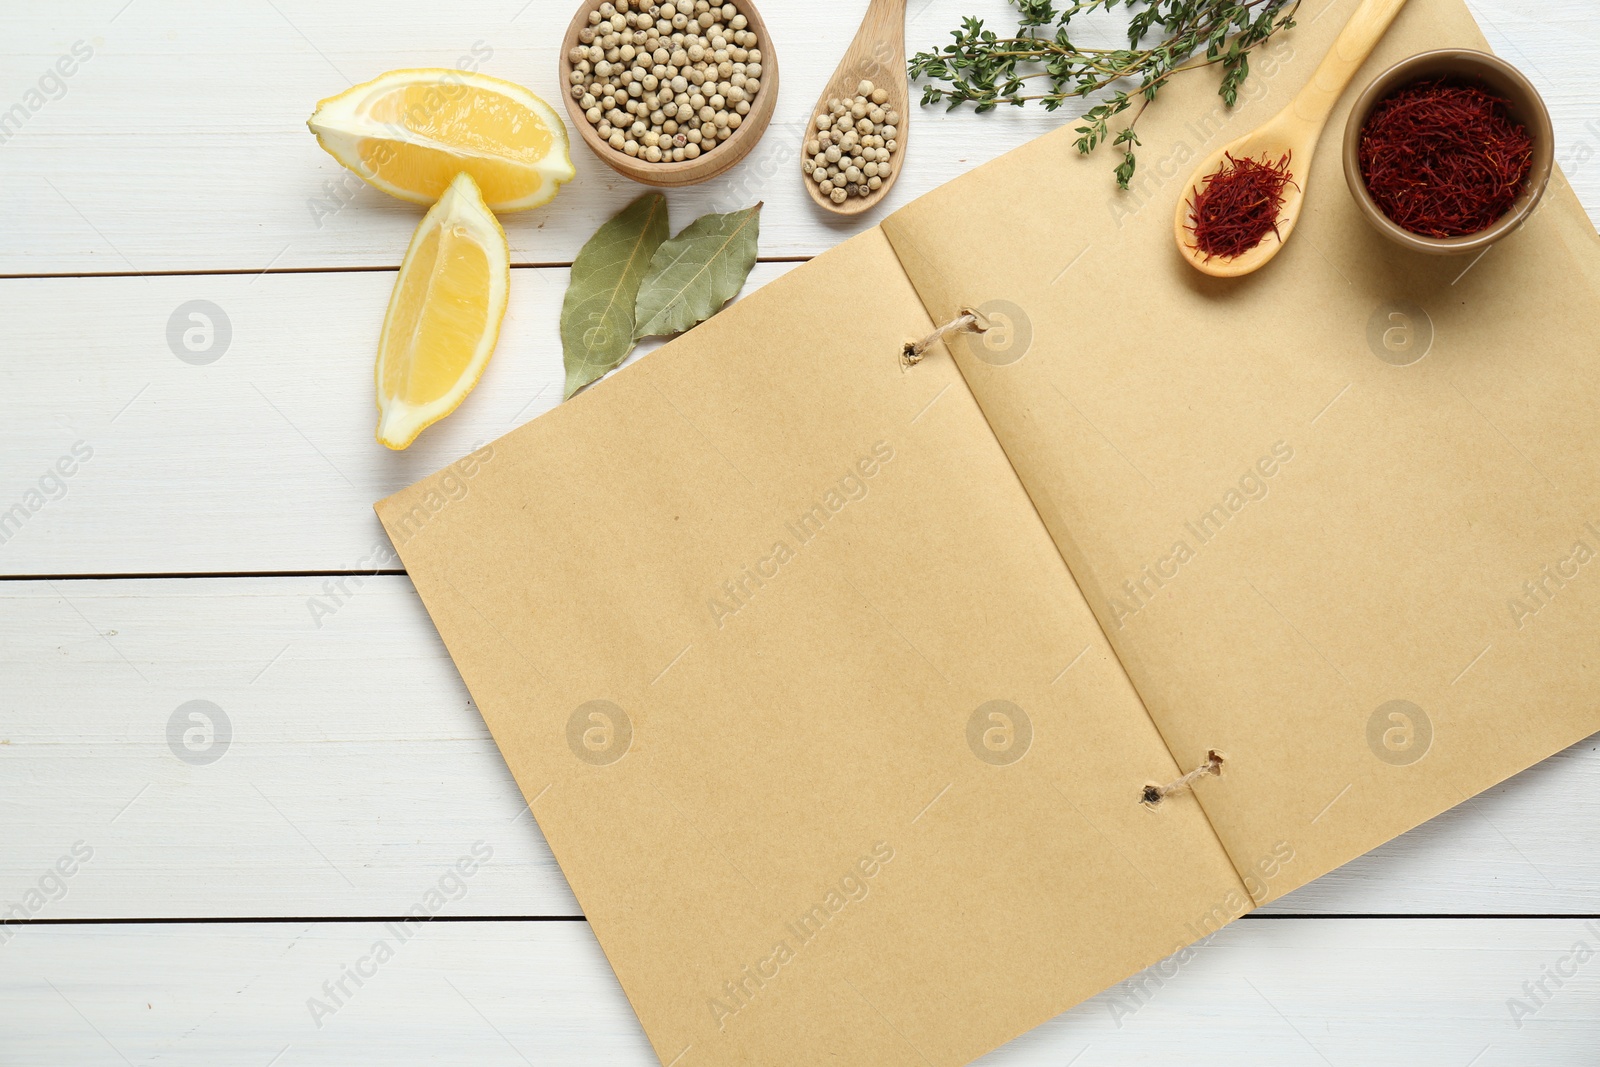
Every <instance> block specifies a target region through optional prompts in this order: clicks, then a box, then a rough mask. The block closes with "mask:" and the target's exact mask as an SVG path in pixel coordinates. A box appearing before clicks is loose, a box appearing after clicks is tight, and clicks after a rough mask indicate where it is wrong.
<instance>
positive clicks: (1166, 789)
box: [1143, 749, 1222, 807]
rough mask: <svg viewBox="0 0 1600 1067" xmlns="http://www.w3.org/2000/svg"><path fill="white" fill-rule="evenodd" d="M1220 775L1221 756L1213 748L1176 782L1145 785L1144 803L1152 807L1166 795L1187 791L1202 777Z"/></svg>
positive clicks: (1218, 776)
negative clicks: (1202, 760)
mask: <svg viewBox="0 0 1600 1067" xmlns="http://www.w3.org/2000/svg"><path fill="white" fill-rule="evenodd" d="M1206 777H1217V778H1220V777H1222V756H1221V754H1220V753H1218V752H1217V751H1216V750H1215V749H1212V750H1211V751H1210V752H1207V753H1206V761H1205V762H1204V763H1202V764H1201V765H1200V766H1198V767H1196V768H1195V769H1194V770H1192V771H1190V772H1189V773H1188V774H1186V775H1184V776H1183V777H1182V778H1179V779H1178V780H1177V781H1176V782H1169V783H1167V784H1166V785H1147V786H1145V787H1144V797H1143V800H1144V803H1146V804H1149V805H1151V806H1152V807H1154V806H1155V805H1157V804H1159V803H1161V802H1162V801H1163V800H1165V799H1166V798H1167V797H1170V796H1172V795H1173V794H1175V793H1187V792H1189V791H1190V790H1191V789H1193V788H1194V784H1195V783H1196V782H1198V781H1199V780H1200V779H1202V778H1206Z"/></svg>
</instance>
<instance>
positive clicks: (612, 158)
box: [560, 0, 778, 188]
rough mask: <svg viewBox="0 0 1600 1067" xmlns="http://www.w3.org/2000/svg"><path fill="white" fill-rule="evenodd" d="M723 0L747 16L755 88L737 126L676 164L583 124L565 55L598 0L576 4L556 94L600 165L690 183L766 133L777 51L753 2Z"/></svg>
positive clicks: (669, 183) (666, 183)
mask: <svg viewBox="0 0 1600 1067" xmlns="http://www.w3.org/2000/svg"><path fill="white" fill-rule="evenodd" d="M729 2H730V3H732V4H734V6H736V7H737V8H738V9H739V13H740V14H742V15H743V16H744V17H745V18H746V19H748V20H749V23H750V25H749V29H751V30H753V31H754V32H755V35H756V40H757V42H758V43H757V45H756V47H757V48H760V49H761V91H760V92H758V93H757V94H756V98H755V100H753V101H752V102H751V104H750V114H748V115H746V116H744V121H743V122H741V123H740V124H739V128H738V129H737V130H734V131H733V134H732V135H731V136H730V137H729V138H728V139H727V140H726V141H722V142H719V143H718V145H717V147H715V148H713V149H711V150H710V151H705V152H701V153H700V156H699V158H697V159H685V160H682V161H681V162H678V163H651V162H650V161H649V160H646V159H641V158H639V157H637V156H630V155H628V154H627V153H626V152H619V151H617V150H616V149H615V148H612V147H611V146H610V145H609V144H607V143H606V142H605V141H603V140H601V138H600V134H599V133H598V132H597V131H596V130H595V128H594V127H593V126H591V125H590V124H589V119H588V118H587V117H586V116H585V115H584V113H583V108H582V107H580V106H579V101H577V100H574V99H573V98H572V79H571V74H572V61H571V60H570V59H569V58H568V56H569V55H571V53H572V49H573V48H574V47H575V46H576V45H577V44H578V33H579V31H580V30H582V29H583V28H584V27H585V26H587V25H588V24H589V12H591V11H593V10H595V9H597V8H598V7H599V6H600V3H601V0H592V2H591V0H584V2H583V3H582V4H580V5H579V6H578V13H577V14H576V15H574V16H573V17H572V24H571V25H570V26H568V27H567V35H566V37H565V38H563V39H562V42H561V60H560V67H561V98H562V99H563V100H565V101H566V103H567V114H568V115H569V116H571V118H572V124H573V125H574V126H576V127H577V128H578V136H579V137H581V138H583V142H584V144H586V145H588V146H589V148H590V150H592V151H593V152H594V154H595V155H597V156H599V157H600V159H601V161H602V162H604V163H605V164H606V166H608V167H610V168H611V169H612V170H614V171H616V172H617V173H618V174H621V175H622V176H623V177H625V178H632V179H633V180H634V181H636V182H639V183H641V184H643V185H655V186H662V187H666V188H671V187H673V186H679V185H695V184H697V183H699V182H703V181H707V180H709V179H711V178H715V177H716V176H717V175H719V174H721V173H722V172H723V171H725V170H727V169H728V168H730V167H732V166H733V165H734V164H736V163H738V162H739V161H740V160H742V159H743V158H744V157H745V156H747V155H749V154H750V150H751V149H752V148H754V147H755V146H756V142H757V141H759V140H761V135H762V134H764V133H766V132H767V124H768V123H769V122H771V121H772V112H773V110H774V109H776V107H777V106H778V55H777V52H776V50H775V49H774V48H773V44H772V35H771V34H770V33H768V32H767V24H766V22H765V21H764V20H763V19H762V18H761V12H759V11H757V10H756V7H755V4H753V3H752V2H751V0H729Z"/></svg>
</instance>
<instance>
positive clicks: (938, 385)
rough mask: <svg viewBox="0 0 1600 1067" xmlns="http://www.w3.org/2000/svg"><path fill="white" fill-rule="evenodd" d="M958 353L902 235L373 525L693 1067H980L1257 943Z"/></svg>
mask: <svg viewBox="0 0 1600 1067" xmlns="http://www.w3.org/2000/svg"><path fill="white" fill-rule="evenodd" d="M865 294H871V306H870V309H868V308H866V307H865V306H863V307H861V308H856V307H854V302H856V301H858V300H862V299H865ZM869 312H870V313H869ZM840 323H844V324H848V327H847V328H846V329H839V328H838V324H840ZM932 326H933V323H932V322H931V320H930V319H929V318H928V316H927V314H926V312H925V311H924V310H923V307H922V304H921V302H920V301H919V300H918V298H917V295H916V293H915V292H914V291H913V290H912V288H911V285H910V283H909V281H908V280H907V279H906V277H905V275H904V273H903V272H902V271H901V269H900V266H899V263H898V261H897V259H896V257H895V255H894V253H893V251H892V250H891V249H890V247H889V245H888V242H887V240H886V239H885V237H884V235H883V234H882V232H881V231H879V230H872V231H869V232H868V233H866V234H864V235H862V236H860V237H858V238H855V239H854V240H852V241H849V242H847V243H846V244H844V245H842V246H841V247H839V248H838V249H836V250H834V251H833V252H830V253H828V254H827V255H824V256H822V257H820V258H819V259H817V260H815V261H814V262H812V263H810V264H808V265H806V266H803V267H800V268H798V269H796V270H794V271H792V272H791V273H789V274H788V275H786V276H785V277H783V278H781V279H779V280H778V281H776V282H773V283H771V284H769V285H767V286H766V287H764V288H763V289H761V290H760V291H759V292H757V293H755V294H753V295H752V296H750V297H749V298H747V299H745V300H742V301H740V302H739V303H737V304H735V305H733V306H732V307H730V308H728V309H727V310H726V311H724V312H723V313H722V314H720V315H718V316H717V317H716V318H714V319H712V320H711V321H709V322H708V323H706V324H705V325H703V326H701V327H700V328H698V329H696V330H695V331H694V332H693V333H692V334H691V335H689V336H688V337H686V338H684V339H682V340H679V341H677V342H674V343H672V344H670V345H668V346H666V347H665V348H663V349H661V350H660V351H659V352H656V353H654V354H652V355H649V356H646V357H645V358H644V359H642V360H640V361H639V362H638V363H637V364H635V365H634V366H632V367H629V368H626V369H624V370H623V371H622V372H621V373H619V374H617V375H614V376H613V377H611V378H609V379H608V380H606V381H604V382H601V383H600V384H598V385H597V386H595V387H594V388H592V389H590V390H589V391H587V392H586V393H584V394H581V395H579V396H578V397H576V398H575V399H573V400H572V401H570V402H568V403H565V404H563V405H561V406H560V407H559V408H557V409H556V410H554V411H552V412H550V413H549V414H547V415H544V416H542V417H540V418H539V419H537V420H535V421H534V422H532V423H530V424H528V425H527V426H524V427H522V428H521V429H519V430H517V431H515V432H513V433H511V434H510V435H508V436H507V437H505V438H502V439H501V440H499V441H497V442H495V443H494V444H493V445H492V446H490V447H488V448H486V449H484V450H481V451H480V452H479V453H477V454H475V455H474V456H473V457H469V459H468V460H466V461H463V463H462V464H458V465H457V466H456V467H455V468H452V469H450V470H447V471H444V472H441V473H440V474H438V475H436V476H434V477H432V478H430V479H427V480H425V481H423V482H421V483H419V484H418V485H416V486H414V487H412V488H411V489H408V490H406V491H405V492H403V493H400V494H399V495H397V496H395V497H393V498H391V499H389V500H386V501H384V502H382V503H381V504H380V505H379V506H378V512H379V515H380V517H381V518H382V520H383V522H384V524H385V526H386V528H387V529H388V531H389V533H390V536H391V537H392V538H393V539H394V541H395V543H396V544H397V546H398V547H399V550H400V553H401V556H402V557H403V559H404V561H405V564H406V568H407V570H408V572H409V573H410V575H411V577H412V580H413V581H414V582H415V584H416V587H417V591H418V592H419V593H420V594H421V596H422V598H423V600H424V602H425V603H426V605H427V608H428V611H429V613H430V614H431V616H432V618H433V619H434V621H435V623H436V625H437V626H438V629H439V632H440V633H441V635H442V636H443V638H444V640H445V642H446V644H447V646H448V647H449V650H450V653H451V655H452V657H453V658H454V660H455V662H456V664H457V665H458V666H459V668H460V670H461V673H462V675H463V677H464V678H465V680H466V682H467V685H468V687H469V688H470V690H471V692H472V695H473V698H474V700H475V702H476V703H477V705H478V707H479V709H480V710H481V711H482V714H483V716H484V719H485V720H486V721H487V723H488V724H489V726H490V728H491V730H492V731H493V733H494V736H495V740H496V742H497V743H498V744H499V747H500V749H501V751H502V752H503V753H504V755H505V757H506V760H507V762H508V764H509V765H510V767H511V769H512V771H513V773H514V774H515V776H516V779H517V782H518V784H519V786H520V787H521V789H522V791H523V793H524V795H525V796H526V797H527V799H528V801H529V802H530V805H531V808H532V812H533V815H534V817H535V818H537V820H538V822H539V826H540V828H541V829H542V830H543V832H544V834H545V837H546V838H547V839H548V841H549V843H550V847H551V849H552V850H553V852H554V853H555V856H556V859H557V860H558V861H559V862H560V864H561V867H562V870H563V872H564V873H565V874H566V877H567V879H568V881H569V882H570V883H571V885H572V888H573V891H574V893H575V894H576V895H577V898H578V901H579V902H580V903H581V905H582V906H583V910H584V913H585V915H586V916H587V918H588V920H589V922H590V923H591V924H592V926H593V929H594V932H595V935H596V937H597V938H598V939H599V942H600V945H601V947H602V948H603V949H604V950H605V953H606V956H607V958H608V959H609V961H610V962H611V964H612V966H613V967H614V969H615V970H616V973H617V976H618V978H619V979H620V981H621V983H622V987H623V989H624V990H626V992H627V994H628V996H629V998H630V1000H631V1002H632V1004H633V1006H634V1008H635V1010H636V1011H637V1012H638V1014H639V1018H640V1019H641V1021H642V1022H643V1024H644V1027H645V1030H646V1032H647V1033H648V1035H649V1037H650V1040H651V1041H652V1042H653V1044H654V1046H655V1049H656V1052H657V1053H658V1054H659V1055H660V1056H661V1059H662V1061H663V1062H675V1063H679V1064H680V1065H681V1067H693V1065H696V1064H748V1063H779V1062H785V1063H823V1062H840V1063H863V1064H868V1063H870V1064H905V1065H908V1067H910V1065H917V1067H926V1065H927V1064H929V1063H934V1064H960V1063H966V1062H968V1061H970V1060H971V1059H973V1058H975V1057H977V1056H979V1055H982V1054H983V1053H985V1052H987V1051H989V1050H990V1049H992V1048H995V1047H996V1046H998V1045H1000V1044H1002V1043H1004V1042H1005V1041H1007V1040H1009V1039H1010V1038H1012V1037H1014V1036H1016V1035H1018V1034H1020V1033H1022V1032H1024V1031H1026V1030H1028V1029H1030V1028H1032V1027H1034V1026H1036V1025H1038V1024H1039V1023H1041V1022H1043V1021H1045V1020H1046V1019H1048V1018H1050V1017H1051V1016H1053V1015H1055V1014H1057V1013H1059V1012H1060V1011H1062V1010H1064V1009H1065V1008H1067V1007H1069V1006H1071V1005H1072V1004H1074V1003H1077V1002H1078V1001H1081V1000H1083V999H1085V998H1087V997H1089V996H1092V995H1094V994H1095V993H1097V992H1099V991H1100V990H1102V989H1104V988H1106V987H1108V986H1110V985H1112V984H1114V983H1116V982H1117V981H1120V980H1121V979H1123V978H1124V977H1126V976H1127V975H1129V974H1131V973H1134V972H1136V971H1138V970H1140V969H1141V968H1143V967H1145V966H1147V965H1149V964H1151V963H1153V962H1155V961H1156V960H1158V959H1160V958H1162V957H1164V956H1166V955H1168V954H1169V953H1171V952H1173V951H1174V950H1175V949H1178V948H1180V947H1181V946H1183V945H1186V944H1188V943H1190V942H1192V941H1194V940H1196V939H1198V938H1200V937H1203V936H1205V935H1206V934H1208V933H1210V932H1213V931H1214V930H1215V929H1217V928H1218V927H1220V926H1221V925H1223V924H1224V923H1226V922H1227V921H1228V920H1230V919H1232V918H1233V917H1235V916H1236V915H1238V914H1239V913H1240V912H1241V911H1243V910H1245V909H1246V908H1247V907H1248V906H1249V890H1248V888H1247V887H1246V886H1245V884H1244V883H1243V882H1242V881H1241V879H1240V878H1239V877H1238V876H1237V874H1236V873H1235V871H1234V870H1233V868H1232V866H1231V864H1230V863H1229V861H1228V858H1227V855H1226V853H1225V852H1224V850H1223V849H1222V846H1221V844H1220V842H1219V841H1218V840H1217V838H1216V836H1215V834H1214V833H1213V832H1212V830H1211V828H1210V826H1209V825H1208V824H1207V822H1206V820H1205V817H1204V815H1203V814H1202V813H1201V811H1200V809H1199V807H1198V806H1197V804H1196V802H1195V801H1194V799H1193V798H1180V799H1177V800H1175V801H1174V802H1173V803H1172V804H1170V805H1168V806H1167V808H1166V810H1163V811H1161V812H1159V813H1156V812H1152V811H1150V810H1149V809H1147V808H1146V807H1144V806H1143V805H1142V804H1141V803H1140V802H1139V796H1140V790H1141V788H1142V787H1143V785H1144V784H1145V783H1147V782H1150V781H1168V780H1171V779H1172V778H1173V777H1175V776H1177V775H1178V774H1180V773H1181V772H1180V770H1179V768H1178V766H1177V765H1176V764H1175V763H1174V762H1173V760H1172V759H1171V757H1170V755H1169V754H1168V752H1167V749H1166V747H1165V745H1164V744H1163V742H1162V739H1161V737H1160V734H1159V732H1158V731H1157V729H1156V727H1155V724H1154V723H1153V722H1152V721H1151V720H1150V718H1149V716H1148V715H1147V713H1146V712H1145V710H1144V707H1143V705H1142V704H1141V703H1140V701H1139V698H1138V696H1137V695H1136V694H1135V692H1134V690H1133V687H1132V685H1131V684H1130V683H1129V681H1128V679H1127V676H1126V675H1125V674H1124V672H1123V670H1122V668H1121V666H1120V664H1119V663H1118V661H1117V658H1116V656H1115V655H1114V654H1113V652H1112V651H1111V648H1110V646H1109V645H1108V644H1107V642H1106V640H1105V637H1104V635H1103V634H1102V633H1101V630H1100V628H1099V626H1098V624H1097V623H1096V621H1095V618H1094V616H1093V614H1092V613H1091V611H1090V610H1089V607H1088V605H1087V604H1086V603H1085V602H1084V599H1083V597H1082V595H1081V594H1080V593H1079V592H1078V589H1077V586H1076V585H1075V584H1074V582H1073V580H1072V577H1071V575H1070V574H1069V573H1068V571H1067V568H1066V566H1065V564H1064V563H1063V562H1062V560H1061V557H1060V555H1059V554H1058V552H1057V550H1056V548H1055V546H1054V545H1053V543H1052V542H1051V539H1050V537H1049V534H1048V533H1047V531H1046V530H1045V528H1044V526H1043V524H1042V523H1041V521H1040V519H1039V516H1038V514H1037V513H1036V512H1035V510H1034V508H1033V505H1032V504H1031V502H1030V501H1029V499H1028V496H1027V494H1026V493H1025V491H1024V490H1023V488H1022V485H1021V483H1020V482H1019V481H1018V479H1017V476H1016V474H1015V472H1014V471H1013V470H1012V469H1011V467H1010V465H1009V464H1008V463H1007V460H1006V457H1005V454H1004V453H1003V451H1002V450H1001V448H1000V445H999V443H998V442H997V441H996V439H995V437H994V435H993V433H992V432H991V430H990V429H989V426H988V425H987V423H986V422H985V420H984V417H983V414H982V412H980V411H979V409H978V406H977V403H976V402H975V400H974V399H973V397H972V395H971V393H970V392H969V391H968V389H967V387H966V385H965V384H964V383H963V381H962V379H961V377H960V374H959V372H958V371H957V370H956V368H955V366H954V365H953V364H952V363H951V361H950V360H949V359H948V358H947V357H944V356H940V357H938V358H935V359H930V361H929V362H928V363H926V364H925V365H924V366H922V367H920V368H918V369H917V370H916V372H915V373H911V372H908V371H907V370H906V369H905V368H903V367H902V366H901V363H900V350H901V346H902V345H903V344H904V342H905V341H906V339H907V338H911V337H919V336H922V335H925V334H926V333H928V332H929V330H930V329H931V328H932ZM680 1056H681V1059H680Z"/></svg>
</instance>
